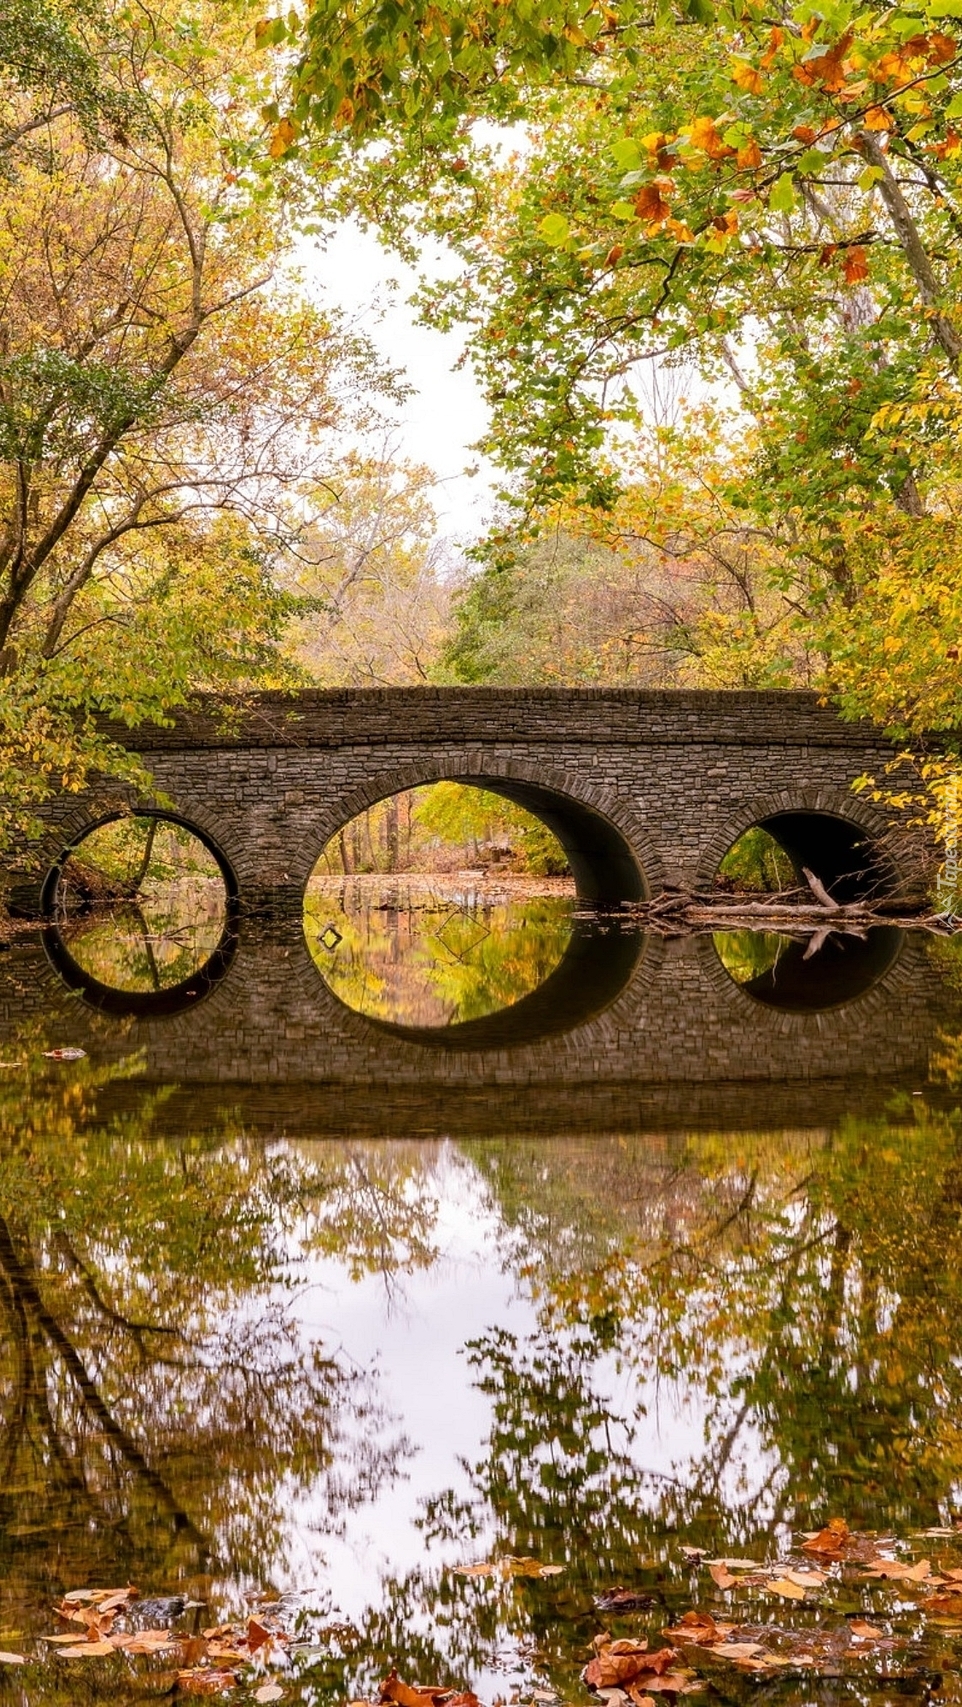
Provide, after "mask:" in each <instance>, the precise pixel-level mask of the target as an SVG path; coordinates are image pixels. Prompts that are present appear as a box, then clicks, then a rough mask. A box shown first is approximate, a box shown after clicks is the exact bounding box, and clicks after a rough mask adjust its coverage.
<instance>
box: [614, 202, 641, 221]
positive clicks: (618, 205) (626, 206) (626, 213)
mask: <svg viewBox="0 0 962 1707" xmlns="http://www.w3.org/2000/svg"><path fill="white" fill-rule="evenodd" d="M611 213H612V217H613V218H614V219H634V217H635V210H634V207H633V206H632V203H631V202H612V204H611Z"/></svg>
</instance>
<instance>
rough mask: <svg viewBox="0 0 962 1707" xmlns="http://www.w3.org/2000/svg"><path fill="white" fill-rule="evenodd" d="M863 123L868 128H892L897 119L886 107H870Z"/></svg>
mask: <svg viewBox="0 0 962 1707" xmlns="http://www.w3.org/2000/svg"><path fill="white" fill-rule="evenodd" d="M862 123H863V125H864V126H865V129H866V130H891V129H892V128H893V126H894V124H895V120H894V119H893V118H892V115H891V113H887V112H886V110H885V108H884V107H869V110H868V112H867V113H866V114H865V117H864V119H863V120H862Z"/></svg>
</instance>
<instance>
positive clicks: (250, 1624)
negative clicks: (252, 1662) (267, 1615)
mask: <svg viewBox="0 0 962 1707" xmlns="http://www.w3.org/2000/svg"><path fill="white" fill-rule="evenodd" d="M273 1640H274V1631H273V1630H269V1629H268V1628H267V1625H266V1624H262V1623H261V1622H260V1619H258V1618H248V1620H247V1646H248V1648H249V1649H250V1651H251V1653H252V1654H256V1652H257V1650H258V1648H263V1647H264V1646H265V1645H266V1643H268V1642H273Z"/></svg>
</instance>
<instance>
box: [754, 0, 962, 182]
mask: <svg viewBox="0 0 962 1707" xmlns="http://www.w3.org/2000/svg"><path fill="white" fill-rule="evenodd" d="M960 3H962V0H960ZM768 205H769V207H770V208H771V210H772V213H791V211H792V209H793V208H794V206H795V185H794V184H793V182H792V174H791V172H783V173H782V175H781V177H780V178H776V179H775V182H774V184H773V185H772V187H771V190H770V192H769V196H768Z"/></svg>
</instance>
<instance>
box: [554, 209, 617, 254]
mask: <svg viewBox="0 0 962 1707" xmlns="http://www.w3.org/2000/svg"><path fill="white" fill-rule="evenodd" d="M616 205H617V204H616ZM538 230H539V232H540V233H541V236H542V237H543V238H544V241H545V242H546V243H550V245H551V247H552V249H560V248H561V247H562V244H564V243H567V241H568V238H569V237H570V235H571V226H570V225H569V224H568V221H567V220H566V219H565V216H564V214H563V213H546V214H545V216H544V219H543V220H542V221H541V224H540V225H539V226H538Z"/></svg>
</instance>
